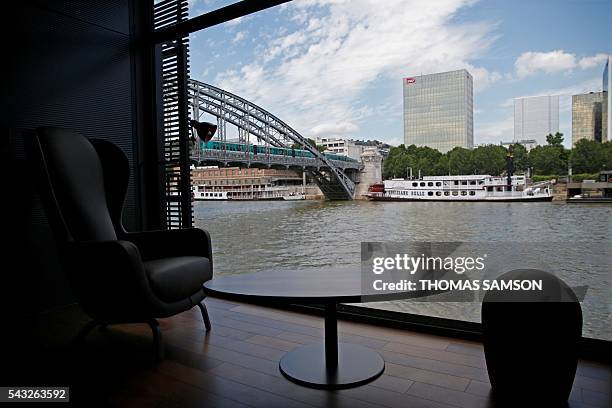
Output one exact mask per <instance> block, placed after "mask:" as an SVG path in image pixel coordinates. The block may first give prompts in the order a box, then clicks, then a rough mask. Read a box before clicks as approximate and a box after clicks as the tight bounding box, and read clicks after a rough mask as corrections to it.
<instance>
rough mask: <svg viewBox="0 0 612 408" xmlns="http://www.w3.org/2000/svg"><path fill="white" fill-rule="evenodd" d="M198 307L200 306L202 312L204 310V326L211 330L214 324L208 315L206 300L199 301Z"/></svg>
mask: <svg viewBox="0 0 612 408" xmlns="http://www.w3.org/2000/svg"><path fill="white" fill-rule="evenodd" d="M198 307H199V308H200V312H202V319H204V327H206V331H210V329H211V328H212V326H211V325H210V318H209V317H208V310H206V305H205V304H204V301H202V302H200V303H198Z"/></svg>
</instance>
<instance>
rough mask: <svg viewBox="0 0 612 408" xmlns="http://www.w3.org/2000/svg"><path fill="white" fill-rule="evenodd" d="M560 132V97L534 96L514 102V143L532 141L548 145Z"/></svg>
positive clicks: (517, 99)
mask: <svg viewBox="0 0 612 408" xmlns="http://www.w3.org/2000/svg"><path fill="white" fill-rule="evenodd" d="M558 131H559V96H558V95H553V96H532V97H529V98H516V99H515V100H514V141H515V142H518V141H520V140H526V139H531V140H535V141H536V142H537V143H538V144H539V145H545V144H546V136H548V135H549V134H553V135H554V134H555V133H557V132H558Z"/></svg>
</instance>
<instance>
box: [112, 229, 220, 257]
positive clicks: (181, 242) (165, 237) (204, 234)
mask: <svg viewBox="0 0 612 408" xmlns="http://www.w3.org/2000/svg"><path fill="white" fill-rule="evenodd" d="M122 238H123V239H125V240H126V241H130V242H133V243H134V244H135V245H136V247H138V250H139V251H140V254H141V256H142V259H144V260H151V259H159V258H168V257H174V256H203V257H206V258H208V259H209V260H210V264H211V267H212V244H211V240H210V234H209V233H208V231H205V230H203V229H199V228H184V229H176V230H157V231H144V232H128V233H126V234H124V235H123V236H122Z"/></svg>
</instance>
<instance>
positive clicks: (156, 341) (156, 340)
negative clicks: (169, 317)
mask: <svg viewBox="0 0 612 408" xmlns="http://www.w3.org/2000/svg"><path fill="white" fill-rule="evenodd" d="M147 324H148V325H149V326H150V327H151V331H152V332H153V348H154V349H155V359H156V360H157V361H162V360H163V359H164V342H163V339H162V332H161V328H160V327H159V323H158V322H157V320H155V319H151V320H148V321H147Z"/></svg>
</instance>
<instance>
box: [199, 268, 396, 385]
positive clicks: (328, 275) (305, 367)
mask: <svg viewBox="0 0 612 408" xmlns="http://www.w3.org/2000/svg"><path fill="white" fill-rule="evenodd" d="M204 291H205V292H206V293H207V294H208V295H210V296H215V297H221V298H226V299H230V300H237V301H249V300H251V301H256V302H258V303H286V304H321V305H325V341H324V344H312V345H306V346H302V347H299V348H297V349H295V350H293V351H290V352H288V353H287V354H285V356H283V358H282V359H281V361H280V364H279V367H280V371H281V373H283V375H284V376H285V377H287V378H288V379H289V380H291V381H293V382H295V383H298V384H302V385H305V386H309V387H315V388H332V389H335V388H349V387H355V386H358V385H362V384H365V383H368V382H370V381H372V380H374V379H376V378H377V377H378V376H380V375H381V374H382V373H383V371H384V369H385V362H384V360H383V359H382V357H381V356H380V355H379V354H378V353H376V352H375V351H373V350H371V349H369V348H366V347H363V346H360V345H355V344H347V343H338V320H337V305H338V304H339V303H362V302H365V301H374V300H376V301H380V300H384V296H383V297H381V295H377V296H375V297H368V296H364V295H363V293H362V288H361V273H360V271H359V269H358V268H351V269H333V270H321V269H317V270H315V269H308V270H286V271H274V272H259V273H246V274H239V275H229V276H222V277H217V278H214V279H212V280H210V281H208V282H206V283H205V284H204Z"/></svg>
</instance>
